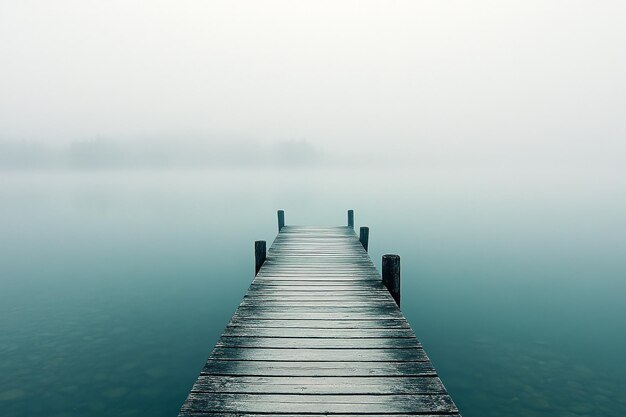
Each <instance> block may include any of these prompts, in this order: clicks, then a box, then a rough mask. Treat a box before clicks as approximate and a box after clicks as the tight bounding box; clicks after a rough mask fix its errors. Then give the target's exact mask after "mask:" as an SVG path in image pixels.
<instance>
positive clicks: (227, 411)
mask: <svg viewBox="0 0 626 417" xmlns="http://www.w3.org/2000/svg"><path fill="white" fill-rule="evenodd" d="M351 219H353V217H352V214H351V213H350V214H349V221H348V223H349V226H347V227H345V226H344V227H317V226H315V227H313V226H283V224H284V214H283V215H282V224H281V214H280V213H279V230H280V233H279V234H278V236H277V237H276V239H275V240H274V243H273V244H272V246H271V248H270V249H269V251H268V252H267V258H265V243H264V242H262V244H261V243H259V242H257V245H256V246H255V248H256V253H257V270H258V273H257V275H256V277H255V278H254V280H253V281H252V284H251V285H250V288H249V290H248V292H247V294H246V295H245V297H244V298H243V301H242V302H241V304H240V305H239V308H238V309H237V311H236V312H235V314H234V316H233V318H232V319H231V321H230V323H229V324H228V326H227V327H226V330H225V331H224V333H223V335H222V337H221V338H220V340H219V342H218V343H217V345H216V346H215V348H214V349H213V352H212V353H211V356H210V357H209V359H208V361H207V363H206V365H205V366H204V368H203V369H202V372H201V374H200V376H199V377H198V380H197V381H196V383H195V384H194V385H193V388H192V390H191V393H190V394H189V396H188V398H187V400H186V401H185V403H184V404H183V406H182V408H181V411H180V414H179V416H181V417H183V416H184V417H191V416H195V417H199V416H206V415H220V416H250V417H251V416H260V415H265V416H267V415H281V416H314V415H317V416H319V415H339V416H349V415H395V416H407V415H426V416H435V415H436V416H450V417H452V416H454V417H459V414H458V410H457V407H456V406H455V404H454V402H453V401H452V399H451V398H450V396H449V395H448V393H447V392H446V389H445V388H444V386H443V384H442V383H441V380H440V379H439V377H438V376H437V373H436V371H435V369H434V368H433V366H432V364H431V362H430V360H429V359H428V356H426V353H425V352H424V350H423V349H422V346H421V345H420V343H419V342H418V340H417V339H416V337H415V334H414V333H413V330H412V329H411V327H410V325H409V324H408V322H407V321H406V319H405V318H404V315H403V314H402V312H401V311H400V308H399V306H398V304H396V301H395V300H394V297H392V295H391V294H390V292H389V291H388V290H387V287H386V286H385V285H384V284H383V282H382V281H381V275H380V274H379V273H378V271H377V270H376V268H375V267H374V264H373V263H372V261H371V259H370V257H369V255H368V254H367V252H366V250H365V249H364V246H366V244H367V242H361V241H359V238H358V237H357V235H356V234H355V232H354V230H353V228H352V225H353V223H352V224H350V223H351ZM362 235H363V234H361V236H362ZM383 269H385V266H384V267H383ZM387 269H389V268H387ZM389 270H394V268H391V269H389ZM394 271H395V270H394ZM393 273H395V272H393ZM397 274H398V276H397V281H398V297H397V299H398V301H399V258H398V267H397Z"/></svg>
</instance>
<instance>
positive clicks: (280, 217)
mask: <svg viewBox="0 0 626 417" xmlns="http://www.w3.org/2000/svg"><path fill="white" fill-rule="evenodd" d="M283 227H285V210H278V232H280V229H282V228H283Z"/></svg>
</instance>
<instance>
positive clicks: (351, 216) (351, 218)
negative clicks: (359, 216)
mask: <svg viewBox="0 0 626 417" xmlns="http://www.w3.org/2000/svg"><path fill="white" fill-rule="evenodd" d="M348 227H351V228H353V229H354V210H348Z"/></svg>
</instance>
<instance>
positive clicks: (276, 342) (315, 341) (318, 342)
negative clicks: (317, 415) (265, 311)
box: [216, 336, 421, 349]
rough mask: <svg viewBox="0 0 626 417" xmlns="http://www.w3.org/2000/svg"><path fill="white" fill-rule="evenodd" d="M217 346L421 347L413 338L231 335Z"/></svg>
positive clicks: (221, 340)
mask: <svg viewBox="0 0 626 417" xmlns="http://www.w3.org/2000/svg"><path fill="white" fill-rule="evenodd" d="M216 346H218V347H228V348H236V347H239V348H273V349H287V348H289V349H413V348H419V347H421V345H420V343H419V342H418V341H417V339H413V338H397V339H392V338H375V339H374V338H369V339H354V338H353V339H343V338H331V339H327V338H319V337H318V338H304V337H297V338H289V337H252V336H250V337H231V336H222V337H221V339H220V340H219V342H217V345H216Z"/></svg>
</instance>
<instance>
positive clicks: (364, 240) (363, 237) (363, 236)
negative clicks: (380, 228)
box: [359, 226, 370, 252]
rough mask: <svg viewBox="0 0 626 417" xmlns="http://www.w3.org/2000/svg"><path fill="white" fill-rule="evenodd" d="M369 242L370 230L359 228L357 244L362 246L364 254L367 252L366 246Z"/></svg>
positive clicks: (363, 227)
mask: <svg viewBox="0 0 626 417" xmlns="http://www.w3.org/2000/svg"><path fill="white" fill-rule="evenodd" d="M369 241H370V228H369V227H365V226H361V229H360V230H359V242H361V245H363V248H364V249H365V252H367V246H368V244H369Z"/></svg>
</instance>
